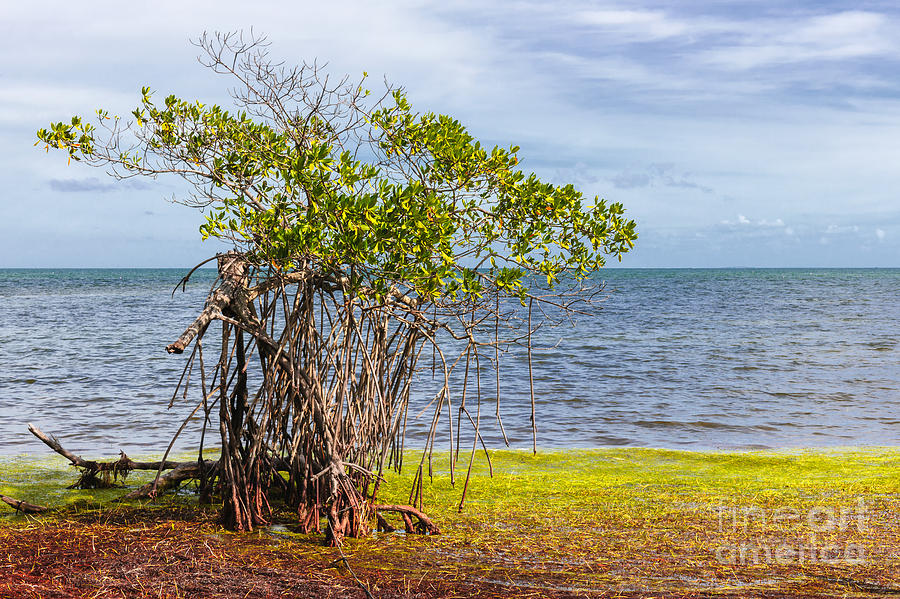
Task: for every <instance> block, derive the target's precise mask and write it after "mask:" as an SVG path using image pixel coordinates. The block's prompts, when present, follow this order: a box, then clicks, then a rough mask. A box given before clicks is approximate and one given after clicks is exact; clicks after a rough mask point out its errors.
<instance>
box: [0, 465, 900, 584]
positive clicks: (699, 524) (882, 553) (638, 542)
mask: <svg viewBox="0 0 900 599" xmlns="http://www.w3.org/2000/svg"><path fill="white" fill-rule="evenodd" d="M490 455H491V465H492V468H493V476H490V472H489V467H488V463H487V461H486V460H485V458H484V455H483V454H481V455H480V456H478V457H476V460H475V463H474V466H473V476H472V478H471V481H470V483H469V486H468V489H467V492H466V501H465V503H464V505H463V506H462V508H461V509H460V500H461V496H462V487H463V481H464V479H465V470H466V468H467V467H468V460H467V459H460V461H459V463H458V464H457V467H456V468H455V469H454V470H455V475H456V476H455V485H454V484H451V480H450V457H449V455H447V454H441V455H435V456H434V457H433V459H432V461H431V477H429V476H427V474H426V477H425V484H424V485H423V488H422V501H423V506H424V510H425V512H426V513H428V515H429V516H431V517H432V518H433V520H434V521H435V523H436V524H437V525H438V526H439V527H440V528H441V531H442V534H440V535H435V536H427V537H425V536H419V535H407V534H403V533H374V534H373V535H372V536H371V537H370V538H366V539H347V541H346V542H345V545H344V548H343V551H344V554H345V555H346V556H347V558H348V560H349V562H350V563H351V564H353V567H354V569H355V570H356V571H357V573H358V574H360V573H361V574H360V575H361V576H362V577H363V578H365V575H366V572H369V573H372V572H376V571H377V572H379V573H382V574H383V573H385V572H388V573H390V574H391V575H392V576H394V577H397V578H398V579H405V580H416V579H420V578H424V577H432V578H439V579H441V580H446V581H478V582H480V583H489V584H492V585H499V587H502V588H505V589H507V590H509V591H510V592H516V591H521V594H522V595H523V596H524V595H528V594H533V593H537V594H541V593H545V594H560V593H562V594H571V595H604V596H605V595H613V596H614V595H616V594H623V595H629V596H630V595H634V594H644V593H657V594H665V595H695V596H696V595H703V596H716V595H721V596H783V595H788V596H883V595H889V594H900V481H898V476H897V474H898V472H900V449H898V448H848V449H817V450H790V451H760V452H688V451H669V450H656V449H596V450H565V451H539V452H538V454H537V455H532V454H531V452H517V451H496V452H491V454H490ZM416 457H417V456H414V455H410V463H417V462H418V460H417V459H416ZM413 471H414V468H410V471H409V472H407V471H406V470H404V473H403V474H402V475H397V474H391V475H389V476H387V478H386V480H385V481H384V482H383V483H382V485H381V489H380V491H379V502H383V503H408V502H409V500H410V488H411V486H412V481H413ZM426 473H427V467H426ZM132 477H134V478H131V477H130V478H129V479H127V481H126V482H125V484H126V485H127V486H128V487H133V486H135V485H138V484H140V483H142V482H145V479H146V475H141V476H139V475H138V473H133V474H132ZM74 479H75V471H74V469H70V468H68V467H67V466H65V461H64V460H63V459H62V458H57V457H55V456H54V457H49V458H46V459H44V458H42V459H40V460H37V459H33V458H28V457H22V458H4V460H3V462H2V465H0V494H3V495H10V496H13V497H15V498H17V499H22V500H24V501H28V502H32V503H39V504H44V505H51V506H70V507H68V508H66V509H64V510H62V511H61V512H59V513H60V514H63V515H64V514H66V513H72V511H73V510H75V511H78V510H87V509H99V510H101V511H102V510H117V509H134V508H133V507H117V508H112V507H109V505H108V504H104V503H103V502H106V501H108V500H109V499H112V498H113V497H115V496H118V495H120V494H122V493H123V490H122V489H118V490H111V491H110V490H106V491H83V490H80V491H72V490H66V489H65V487H66V485H68V484H71V482H73V481H74ZM169 501H170V502H171V501H175V502H182V503H184V502H187V503H188V504H189V503H190V502H192V501H194V499H193V498H192V497H191V495H190V494H189V493H182V494H179V496H177V497H175V498H174V499H170V500H169ZM98 505H99V506H101V507H98ZM182 507H183V506H182ZM0 509H2V510H3V511H2V512H0V515H2V516H0V522H2V523H4V524H5V525H6V526H7V527H17V526H23V525H24V524H25V523H26V522H27V523H28V526H34V522H35V520H34V519H33V518H32V517H26V516H23V515H16V514H14V512H13V511H12V510H11V509H7V508H6V506H0ZM151 509H154V510H156V509H158V510H159V514H160V518H164V517H165V514H166V513H167V512H166V510H165V509H163V507H161V506H159V505H157V506H154V507H153V508H151ZM54 517H65V516H44V517H42V518H41V519H42V520H43V519H44V518H48V519H52V518H54ZM397 524H398V526H399V523H397ZM223 534H224V533H223ZM252 535H253V536H254V539H260V538H261V539H263V540H265V544H266V547H267V549H266V551H267V552H269V554H270V555H271V556H276V557H277V558H278V559H289V558H290V557H291V556H297V557H298V558H300V557H302V558H303V559H309V558H310V557H313V556H315V554H316V552H320V551H321V552H325V551H326V550H325V549H324V548H319V547H318V546H317V544H316V542H314V541H315V540H314V539H311V538H310V537H308V536H305V535H299V534H295V533H293V532H291V526H290V520H289V519H284V520H283V521H282V522H281V523H280V524H277V525H275V526H273V527H272V528H270V529H268V530H264V531H258V532H256V533H252ZM323 555H324V553H323ZM328 555H330V554H328Z"/></svg>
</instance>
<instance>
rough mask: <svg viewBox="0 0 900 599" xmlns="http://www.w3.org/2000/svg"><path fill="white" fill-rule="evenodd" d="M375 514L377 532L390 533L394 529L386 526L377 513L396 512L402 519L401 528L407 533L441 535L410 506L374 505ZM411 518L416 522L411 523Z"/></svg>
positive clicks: (431, 523) (420, 513) (388, 525)
mask: <svg viewBox="0 0 900 599" xmlns="http://www.w3.org/2000/svg"><path fill="white" fill-rule="evenodd" d="M375 512H376V514H377V520H378V530H380V531H382V532H392V531H394V530H396V529H395V528H394V527H393V526H391V525H390V524H388V522H387V520H386V519H385V518H384V516H382V515H381V514H380V513H378V512H396V513H398V514H400V517H401V518H403V527H404V528H405V529H406V532H407V533H410V534H412V533H418V534H422V535H425V534H428V535H438V534H441V530H440V529H439V528H438V527H437V526H436V525H435V524H434V522H432V521H431V519H430V518H429V517H428V516H426V515H425V514H424V513H423V512H421V511H420V510H417V509H416V508H414V507H412V506H411V505H376V506H375ZM413 518H415V519H416V522H413Z"/></svg>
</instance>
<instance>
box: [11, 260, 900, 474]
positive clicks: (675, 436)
mask: <svg viewBox="0 0 900 599" xmlns="http://www.w3.org/2000/svg"><path fill="white" fill-rule="evenodd" d="M185 273H186V269H162V270H143V269H137V270H127V269H126V270H112V269H111V270H0V301H2V305H3V308H2V310H0V347H2V368H0V454H6V455H9V454H22V453H46V452H47V451H48V450H47V449H46V448H45V447H44V446H43V445H42V444H41V443H40V442H39V441H37V440H36V439H34V438H33V437H32V436H31V435H30V434H29V433H28V431H27V428H26V427H27V423H28V422H33V423H34V424H36V425H37V426H39V427H40V428H41V429H43V430H44V431H45V432H47V433H52V434H56V435H57V436H58V437H59V438H60V440H61V441H62V442H63V444H64V445H65V446H66V447H67V448H69V449H71V450H73V451H76V452H80V453H84V454H85V455H89V456H94V457H96V456H110V455H115V454H116V453H117V452H118V451H119V450H123V451H125V452H126V453H128V454H129V455H134V456H140V455H153V454H158V453H160V452H161V450H162V449H164V448H165V446H166V445H167V444H168V442H169V440H170V438H171V436H172V434H173V433H174V432H175V431H176V430H177V429H178V427H179V426H180V425H181V422H182V421H183V419H184V418H185V417H186V416H187V415H188V414H189V413H190V411H191V409H192V408H193V406H194V404H195V399H194V398H193V397H190V396H189V397H188V398H187V399H182V398H180V397H179V398H176V402H175V405H174V407H173V408H172V409H171V410H169V409H167V406H168V403H169V400H170V399H171V393H172V390H173V389H174V386H175V383H176V382H177V380H178V377H179V376H180V374H181V370H182V367H183V366H184V363H185V360H186V359H187V356H186V354H185V355H181V356H170V355H168V354H166V352H165V346H166V345H167V344H168V343H170V342H171V341H173V340H174V339H176V338H177V337H178V335H180V334H181V332H182V331H183V330H184V328H185V327H186V326H187V325H188V324H189V323H190V322H192V321H193V319H194V317H195V316H196V314H197V313H198V311H199V310H200V309H201V308H202V305H203V300H204V298H205V296H206V293H207V292H208V290H209V286H210V284H211V283H212V282H213V280H214V277H215V274H214V272H212V271H210V270H201V271H198V272H197V273H196V274H195V275H194V277H193V279H192V281H191V282H190V283H189V284H188V285H187V288H186V291H185V292H182V291H181V290H179V291H178V292H176V293H175V294H174V295H173V294H172V290H173V288H174V287H175V286H176V284H177V283H178V281H179V279H180V278H181V276H182V275H183V274H185ZM601 279H602V280H604V281H605V282H606V290H607V292H608V293H607V295H608V298H607V299H606V300H605V302H604V303H603V306H602V310H601V311H600V312H599V314H598V315H596V316H593V317H591V318H582V319H581V320H580V322H579V323H578V326H577V327H575V328H571V327H568V326H565V327H559V328H555V329H547V330H544V331H542V332H541V334H540V335H539V336H538V337H536V339H535V344H536V349H535V351H534V373H535V393H536V413H537V421H538V445H539V446H542V447H597V446H612V445H618V446H644V447H669V448H684V449H716V448H721V449H736V448H782V447H825V446H847V445H896V444H897V442H898V440H900V434H898V433H900V415H898V407H897V404H898V400H900V346H898V344H900V301H898V294H900V269H872V270H867V269H861V270H853V269H835V270H831V269H812V270H810V269H785V270H780V269H763V270H753V269H734V270H730V269H728V270H693V269H665V270H644V269H641V270H629V269H614V270H612V269H611V270H608V271H605V272H603V273H601ZM425 362H428V363H429V364H430V360H423V363H425ZM501 369H502V373H503V378H502V382H501V390H500V391H501V393H500V395H501V414H502V417H503V422H504V425H505V429H506V432H507V434H508V436H509V438H510V441H511V445H512V446H513V447H520V448H526V447H531V442H532V440H531V428H530V410H531V408H530V394H529V388H528V376H527V372H528V371H527V361H526V360H525V358H524V354H523V353H522V352H518V353H514V354H513V355H510V356H508V357H507V358H505V359H504V360H503V362H502V364H501ZM426 378H430V377H426ZM484 385H485V387H484V389H485V401H484V403H483V405H482V432H483V433H484V435H485V437H486V441H487V442H488V444H489V445H491V446H493V447H500V446H501V445H502V440H501V437H500V435H499V429H498V427H497V426H496V421H495V419H494V417H493V414H494V402H493V399H492V398H493V397H494V393H495V392H494V388H493V376H492V375H491V376H489V377H486V378H485V383H484ZM424 386H425V387H427V386H428V385H427V381H426V384H425V385H424ZM488 398H490V400H488ZM428 399H430V398H429V397H427V396H426V393H425V392H424V391H423V392H422V393H420V394H419V395H417V396H416V400H415V403H416V404H417V405H416V406H414V408H413V409H411V410H410V421H411V427H410V440H409V446H411V447H416V446H417V442H420V441H421V435H422V431H423V430H424V429H425V428H426V426H427V425H430V421H431V420H430V415H429V414H425V415H423V416H422V417H420V418H419V419H415V418H414V417H415V416H416V415H417V414H418V413H419V409H418V407H419V406H420V405H423V404H425V403H427V400H428ZM458 401H459V397H455V398H454V402H455V403H454V411H455V409H456V408H455V406H456V405H458ZM469 401H472V400H471V399H470V400H469ZM472 407H474V406H473V405H472V404H470V408H472ZM445 415H446V411H445ZM444 422H445V423H446V420H445V421H444ZM465 436H466V435H465V434H464V437H465ZM214 439H215V435H214V436H213V440H214ZM469 439H470V440H469V441H467V444H468V443H471V435H470V434H469ZM198 440H199V423H198V422H194V423H192V424H190V425H189V426H188V428H187V430H186V432H185V434H184V435H183V436H182V437H181V438H180V440H179V441H178V442H177V443H176V450H179V451H181V450H186V449H192V448H194V447H196V445H197V443H198ZM447 442H448V439H447V435H446V434H444V435H443V436H442V438H441V439H440V440H439V444H440V446H441V448H446V443H447Z"/></svg>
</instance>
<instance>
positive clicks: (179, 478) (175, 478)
mask: <svg viewBox="0 0 900 599" xmlns="http://www.w3.org/2000/svg"><path fill="white" fill-rule="evenodd" d="M217 463H218V462H217V461H214V460H205V461H204V462H203V464H202V465H201V464H200V463H199V462H187V463H184V464H180V465H178V466H177V467H176V468H174V469H173V470H172V471H171V472H169V473H168V474H164V475H163V476H160V477H159V478H158V479H157V480H154V481H151V482H149V483H147V484H146V485H143V486H141V487H139V488H137V489H135V490H134V491H132V492H131V493H128V494H127V495H124V496H122V497H120V498H119V499H117V500H116V501H124V500H126V499H144V498H146V499H153V498H154V497H158V496H159V495H162V494H163V493H165V492H166V491H168V490H169V489H173V488H175V487H177V486H178V485H180V484H181V483H182V482H183V481H185V480H188V479H193V478H200V476H201V475H202V474H203V472H204V471H209V470H211V469H212V468H213V467H214V466H215V465H216V464H217ZM154 487H155V488H154Z"/></svg>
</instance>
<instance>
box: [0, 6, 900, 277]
mask: <svg viewBox="0 0 900 599" xmlns="http://www.w3.org/2000/svg"><path fill="white" fill-rule="evenodd" d="M87 6H88V5H87V4H84V3H73V2H68V3H62V2H59V3H57V2H45V1H41V0H37V1H33V2H27V3H3V6H2V7H0V183H2V188H0V256H2V258H0V267H32V266H49V267H74V266H175V267H183V266H191V265H193V264H194V263H196V262H198V261H200V260H201V259H203V258H205V257H207V256H209V255H211V254H212V253H214V252H215V251H216V250H217V249H219V248H218V247H216V246H213V245H211V244H210V243H205V244H203V243H201V242H200V241H199V234H198V232H197V227H198V226H199V224H200V222H201V218H200V215H199V214H197V213H196V212H195V211H194V210H192V209H189V208H185V207H183V206H179V205H176V204H173V203H172V202H171V198H172V197H173V195H175V196H177V195H178V194H179V192H180V191H181V189H182V188H181V187H180V186H179V184H178V182H177V181H175V180H163V179H159V180H156V181H151V180H146V181H136V180H130V181H128V182H115V181H113V180H112V179H110V178H108V177H107V176H106V175H105V174H104V173H103V172H101V171H98V170H92V169H90V168H88V167H84V166H83V165H74V164H73V165H72V166H67V165H66V161H65V158H64V157H63V156H61V155H55V154H52V153H51V154H50V155H47V154H45V153H44V152H42V151H40V150H39V149H38V148H34V147H32V144H33V143H34V140H35V138H34V131H35V130H36V129H38V128H39V127H43V126H46V124H47V123H49V122H50V120H53V119H56V120H59V119H62V118H66V117H68V116H71V115H72V114H90V113H91V112H92V111H93V110H94V109H95V108H98V107H101V106H102V107H104V108H108V109H109V110H110V111H111V112H113V113H119V114H127V113H128V112H129V111H130V110H131V108H133V107H134V106H135V105H136V103H137V101H138V99H139V93H140V88H141V87H142V86H144V85H149V86H150V87H151V88H153V89H154V90H157V92H158V93H159V94H161V95H167V94H169V93H175V94H177V95H181V96H183V97H187V98H197V99H200V100H202V101H205V102H227V95H226V93H225V91H226V87H227V83H228V82H227V81H226V80H224V79H221V78H217V77H216V76H214V75H212V74H211V73H208V72H206V71H204V69H203V68H202V67H200V66H199V65H198V64H197V62H196V59H195V58H196V54H197V52H196V48H194V47H193V46H191V44H190V41H189V40H190V39H195V38H197V37H198V36H199V35H200V33H202V32H203V31H204V30H209V31H214V30H233V29H239V28H244V29H247V28H249V27H250V26H252V27H253V29H254V31H256V32H262V33H265V34H267V35H268V37H269V39H270V41H271V42H272V52H273V54H274V55H276V56H280V57H283V58H284V59H285V60H287V61H290V62H296V61H297V60H299V59H306V60H312V59H315V58H317V59H319V60H320V61H328V62H329V64H330V69H331V71H332V72H334V73H336V74H343V73H351V74H354V75H359V74H360V73H361V72H362V71H368V73H369V74H370V75H372V76H373V77H374V78H377V77H378V76H380V75H382V74H383V75H384V76H385V77H387V78H388V79H389V80H390V81H392V82H393V83H396V84H400V85H403V86H405V87H406V89H407V90H408V92H409V97H410V100H411V102H412V103H413V106H414V107H416V108H417V109H418V110H421V111H432V110H433V111H439V112H445V113H448V114H451V115H453V116H454V117H456V118H458V119H460V120H461V121H462V122H463V123H465V124H466V125H467V126H468V127H469V128H470V130H471V131H472V132H473V133H474V134H475V135H476V136H477V137H479V138H480V139H482V140H483V141H484V142H487V143H495V144H502V145H509V144H512V143H515V144H518V145H520V146H521V147H522V150H521V153H520V157H521V158H523V159H524V160H523V163H524V167H525V168H527V169H530V170H533V171H535V172H537V173H538V174H539V175H540V176H542V177H544V178H546V179H550V180H552V181H554V182H557V183H568V182H571V183H574V184H576V185H577V186H578V187H579V188H580V189H581V190H582V191H584V192H585V194H587V195H590V196H593V195H600V196H601V197H604V198H606V199H607V200H610V201H621V202H623V203H624V204H625V206H626V208H627V209H628V214H629V215H630V216H631V217H632V218H634V219H636V220H637V221H638V228H639V235H640V238H639V240H638V244H637V248H636V250H635V251H634V252H633V254H630V255H628V256H627V257H626V258H625V260H624V261H623V263H622V265H623V266H633V267H651V266H658V267H668V266H674V267H717V266H892V267H896V266H900V35H897V32H898V31H900V9H898V8H897V7H896V4H895V3H892V2H854V3H849V2H809V3H804V2H765V1H762V2H752V3H738V2H724V1H706V2H704V1H696V2H677V1H676V2H609V3H607V2H588V1H584V2H579V1H563V2H545V1H533V2H532V1H508V2H507V1H500V2H493V3H490V4H489V6H483V5H482V2H474V1H473V2H467V1H462V2H453V1H447V2H440V3H426V2H393V1H382V2H377V3H374V2H362V1H360V2H342V1H340V0H335V1H333V2H328V3H320V2H316V3H312V2H283V3H279V2H265V1H263V2H256V3H254V4H253V7H252V9H250V3H247V2H234V1H232V0H227V1H217V2H187V3H186V2H177V3H176V2H168V1H161V2H156V3H154V4H153V6H152V8H150V7H147V8H140V7H139V6H138V5H136V4H127V3H120V2H107V1H105V0H103V1H99V2H92V3H90V8H86V7H87Z"/></svg>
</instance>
